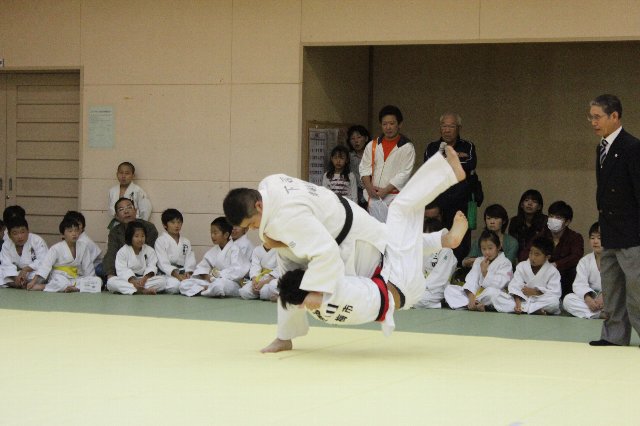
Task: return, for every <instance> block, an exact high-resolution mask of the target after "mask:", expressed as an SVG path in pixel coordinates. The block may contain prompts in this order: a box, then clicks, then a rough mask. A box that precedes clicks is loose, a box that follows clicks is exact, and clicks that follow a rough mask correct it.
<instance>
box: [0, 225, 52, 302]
mask: <svg viewBox="0 0 640 426" xmlns="http://www.w3.org/2000/svg"><path fill="white" fill-rule="evenodd" d="M6 226H7V232H8V235H9V236H8V239H7V240H6V241H5V242H4V244H3V249H2V252H0V287H13V288H23V289H26V288H27V284H28V283H29V282H30V281H31V280H32V279H33V277H34V276H35V275H36V270H37V269H38V267H40V262H42V260H43V259H44V258H45V256H46V255H47V250H48V247H47V243H45V242H44V240H43V239H42V237H40V236H39V235H36V234H34V233H33V232H29V224H28V223H27V220H26V219H25V218H24V216H19V215H18V216H13V217H12V218H11V219H10V220H8V221H7V222H6Z"/></svg>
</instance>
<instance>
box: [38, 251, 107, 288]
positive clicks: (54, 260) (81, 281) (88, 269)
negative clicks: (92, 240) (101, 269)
mask: <svg viewBox="0 0 640 426" xmlns="http://www.w3.org/2000/svg"><path fill="white" fill-rule="evenodd" d="M36 275H39V276H41V277H42V278H44V279H45V280H46V285H45V287H44V290H43V291H47V292H51V293H58V292H63V291H64V290H65V289H66V288H67V287H76V288H78V289H79V290H80V292H81V293H100V291H101V290H102V280H101V279H100V277H96V273H95V269H94V267H93V257H92V252H91V248H90V247H89V245H88V244H87V243H86V241H80V240H78V241H76V256H75V257H73V254H72V253H71V249H70V248H69V245H68V244H67V242H66V241H60V242H59V243H56V244H54V245H52V246H51V247H50V248H49V251H48V252H47V255H46V256H45V257H44V259H43V260H42V262H40V266H39V267H38V270H37V271H36Z"/></svg>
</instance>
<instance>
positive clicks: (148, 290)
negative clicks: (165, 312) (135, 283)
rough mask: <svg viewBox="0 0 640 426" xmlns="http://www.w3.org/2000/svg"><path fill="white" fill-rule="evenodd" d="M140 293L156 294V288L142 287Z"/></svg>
mask: <svg viewBox="0 0 640 426" xmlns="http://www.w3.org/2000/svg"><path fill="white" fill-rule="evenodd" d="M142 294H147V295H155V294H156V289H155V288H144V289H142Z"/></svg>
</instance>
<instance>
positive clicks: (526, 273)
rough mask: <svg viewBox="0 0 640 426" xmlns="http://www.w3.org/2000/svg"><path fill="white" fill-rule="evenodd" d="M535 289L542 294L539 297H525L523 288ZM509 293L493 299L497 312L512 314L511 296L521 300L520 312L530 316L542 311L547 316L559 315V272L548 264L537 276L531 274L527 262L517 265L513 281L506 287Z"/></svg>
mask: <svg viewBox="0 0 640 426" xmlns="http://www.w3.org/2000/svg"><path fill="white" fill-rule="evenodd" d="M525 286H526V287H529V288H536V289H538V290H540V291H541V292H542V293H543V294H541V295H540V296H531V297H528V296H525V295H524V293H522V289H523V288H524V287H525ZM508 291H509V293H505V292H501V293H500V294H498V295H497V296H496V297H494V298H493V307H494V308H495V309H496V311H498V312H514V311H515V307H516V302H515V300H514V299H513V295H516V296H520V297H521V298H522V299H524V300H523V301H522V312H523V313H527V314H531V313H534V312H536V311H538V310H540V309H544V310H545V311H546V312H547V313H548V314H554V315H557V314H559V313H560V295H561V294H562V287H561V286H560V272H558V270H557V269H556V267H555V266H553V265H552V264H551V263H549V262H545V263H544V265H542V267H541V268H540V270H539V271H538V273H537V274H534V273H533V270H532V269H531V263H530V262H529V260H524V261H522V262H520V263H518V266H516V271H515V273H514V274H513V279H512V280H511V282H510V283H509V286H508Z"/></svg>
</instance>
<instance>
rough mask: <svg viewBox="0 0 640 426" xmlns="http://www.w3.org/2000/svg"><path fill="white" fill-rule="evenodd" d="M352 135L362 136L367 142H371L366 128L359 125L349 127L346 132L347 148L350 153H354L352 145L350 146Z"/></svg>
mask: <svg viewBox="0 0 640 426" xmlns="http://www.w3.org/2000/svg"><path fill="white" fill-rule="evenodd" d="M354 133H358V134H359V135H360V136H364V137H365V138H366V139H367V142H369V141H370V140H371V135H370V134H369V131H368V130H367V128H366V127H364V126H361V125H359V124H358V125H355V126H351V127H349V130H347V145H348V146H349V148H350V149H351V151H355V149H354V148H353V145H351V136H353V134H354Z"/></svg>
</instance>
